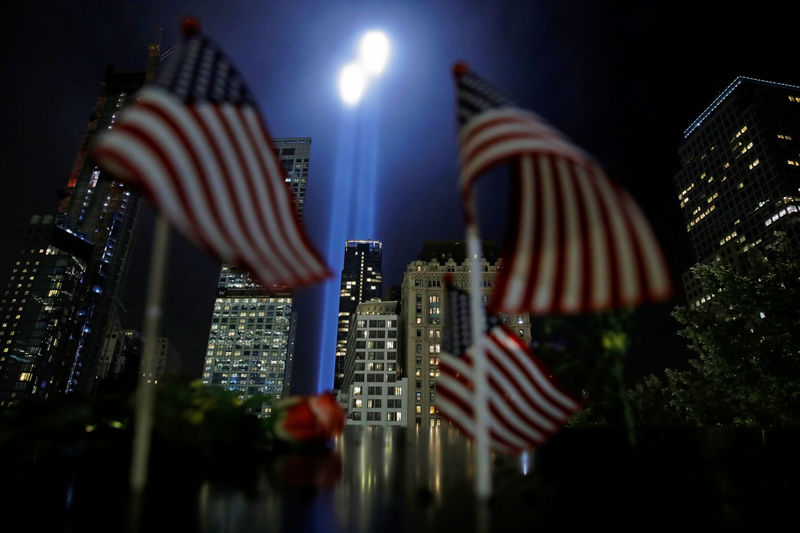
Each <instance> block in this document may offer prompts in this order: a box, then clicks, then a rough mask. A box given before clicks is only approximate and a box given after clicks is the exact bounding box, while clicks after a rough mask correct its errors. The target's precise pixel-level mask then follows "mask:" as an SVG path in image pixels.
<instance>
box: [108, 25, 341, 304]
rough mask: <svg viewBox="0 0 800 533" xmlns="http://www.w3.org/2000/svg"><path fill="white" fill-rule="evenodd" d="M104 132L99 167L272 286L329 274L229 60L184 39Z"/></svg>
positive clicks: (201, 41) (196, 39) (207, 44)
mask: <svg viewBox="0 0 800 533" xmlns="http://www.w3.org/2000/svg"><path fill="white" fill-rule="evenodd" d="M137 97H138V98H137V101H138V105H136V106H134V107H132V108H128V109H125V110H123V112H122V114H121V115H120V118H119V120H118V121H117V123H116V124H115V125H114V127H113V128H112V129H111V130H110V131H108V132H105V133H103V134H102V135H100V136H99V137H98V141H97V143H96V146H95V150H94V155H95V158H96V159H97V161H98V163H99V164H100V165H101V166H102V167H104V168H106V169H108V170H111V171H113V172H115V173H117V174H118V177H120V178H121V179H125V180H127V181H130V182H131V183H133V184H135V185H139V186H142V187H143V188H144V189H145V190H146V192H147V193H148V194H149V195H150V196H151V198H152V200H153V201H154V203H155V204H156V205H157V206H158V207H159V208H160V209H161V210H162V211H163V212H164V214H165V216H167V217H168V218H169V219H170V220H171V221H172V223H173V224H174V225H175V226H176V227H177V229H179V230H180V231H181V232H183V233H184V234H186V235H187V237H189V238H190V239H191V240H192V241H194V242H195V243H196V244H198V245H199V246H201V247H203V248H204V249H205V250H206V251H207V252H209V253H210V254H212V255H215V256H217V257H219V258H220V259H222V260H223V261H226V262H230V263H234V264H237V265H240V266H242V267H244V268H246V269H247V270H248V271H250V273H251V274H252V275H253V277H254V280H255V281H257V282H258V283H259V284H260V285H261V286H262V288H263V289H264V290H265V291H268V292H278V291H285V290H289V289H291V288H293V287H297V286H300V285H307V284H309V283H313V282H315V281H318V280H320V279H322V278H324V277H327V276H328V275H329V271H328V269H327V267H326V266H325V264H324V263H323V262H322V260H321V258H320V256H319V255H318V254H317V253H316V251H315V250H314V249H313V247H312V246H311V244H310V242H309V240H308V236H307V235H306V234H305V231H304V230H303V228H302V226H301V224H300V221H299V218H298V217H297V214H296V210H295V206H294V202H293V199H292V195H291V193H290V191H289V190H288V188H287V187H286V184H285V178H286V176H285V173H284V172H283V169H282V167H281V166H280V165H278V164H277V162H276V156H275V154H274V152H273V146H272V141H271V140H270V137H269V135H268V133H267V132H266V127H265V126H264V123H263V119H262V118H261V115H260V113H259V112H258V110H257V107H256V104H255V101H254V100H253V97H252V95H251V94H250V92H249V90H248V89H247V87H246V84H245V83H244V80H243V79H242V77H241V76H240V75H239V73H238V72H237V70H236V69H235V68H234V67H233V65H232V64H231V62H230V61H229V60H228V59H227V58H226V57H225V55H224V54H223V53H222V52H221V51H220V50H219V49H218V47H216V46H215V45H214V44H213V43H212V42H211V41H210V40H208V39H207V38H206V37H204V36H202V35H200V34H194V35H191V36H189V37H187V38H186V40H185V41H184V42H183V43H182V44H181V45H179V46H178V47H177V48H176V50H175V52H173V54H172V55H171V56H170V57H169V59H168V60H167V62H166V63H165V64H164V65H163V67H162V68H160V70H159V72H158V74H157V76H156V79H155V81H154V82H153V83H152V84H151V85H149V86H147V87H145V88H144V89H142V90H141V91H140V92H139V93H138V94H137Z"/></svg>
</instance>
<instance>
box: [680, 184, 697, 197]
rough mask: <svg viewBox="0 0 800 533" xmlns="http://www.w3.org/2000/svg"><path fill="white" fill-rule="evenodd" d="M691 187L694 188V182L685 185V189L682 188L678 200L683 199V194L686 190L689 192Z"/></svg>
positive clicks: (684, 194)
mask: <svg viewBox="0 0 800 533" xmlns="http://www.w3.org/2000/svg"><path fill="white" fill-rule="evenodd" d="M692 189H694V183H692V184H691V185H689V186H688V187H686V188H685V189H684V190H683V191H682V192H681V193H680V194H679V195H678V200H681V199H683V197H684V196H686V193H688V192H689V191H691V190H692Z"/></svg>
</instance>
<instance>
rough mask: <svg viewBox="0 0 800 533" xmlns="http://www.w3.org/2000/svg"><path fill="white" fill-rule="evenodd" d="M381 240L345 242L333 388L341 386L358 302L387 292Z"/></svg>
mask: <svg viewBox="0 0 800 533" xmlns="http://www.w3.org/2000/svg"><path fill="white" fill-rule="evenodd" d="M381 257H382V244H381V243H380V241H364V240H361V241H359V240H350V241H347V242H346V243H345V245H344V266H343V267H342V279H341V284H340V287H339V315H338V319H337V329H336V359H335V367H334V375H333V388H334V389H335V390H341V388H342V379H343V378H344V361H345V355H346V354H347V336H348V334H349V331H350V323H351V319H352V316H353V314H354V313H355V312H356V308H357V307H358V304H360V303H362V302H370V301H380V299H381V294H382V293H383V275H382V273H381Z"/></svg>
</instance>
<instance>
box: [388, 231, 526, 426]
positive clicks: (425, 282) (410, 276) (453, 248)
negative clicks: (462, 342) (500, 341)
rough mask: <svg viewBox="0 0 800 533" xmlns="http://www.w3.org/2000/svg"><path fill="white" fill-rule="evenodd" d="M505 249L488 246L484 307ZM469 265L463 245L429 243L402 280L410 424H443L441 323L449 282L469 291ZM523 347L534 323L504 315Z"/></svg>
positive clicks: (485, 245)
mask: <svg viewBox="0 0 800 533" xmlns="http://www.w3.org/2000/svg"><path fill="white" fill-rule="evenodd" d="M499 252H500V250H499V249H498V247H497V245H496V244H494V243H492V242H488V241H486V242H484V243H483V254H484V257H482V258H481V269H482V270H483V274H482V281H481V291H482V293H483V301H484V303H485V302H487V301H488V299H489V295H490V294H491V292H492V286H493V285H494V280H495V277H496V276H497V272H498V269H499V267H500V262H499V258H500V253H499ZM470 271H471V269H470V262H469V259H468V258H467V251H466V243H465V242H463V241H443V242H426V243H425V244H424V245H423V247H422V252H421V253H420V255H419V258H418V259H417V260H416V261H412V262H411V263H409V265H408V267H407V268H406V272H405V274H404V275H403V285H402V289H401V293H402V300H401V303H400V309H401V315H400V326H399V327H400V332H401V346H402V348H403V350H404V352H405V353H403V355H402V357H401V361H402V362H403V369H402V372H401V375H402V376H407V378H408V387H407V388H408V402H407V420H408V423H409V425H410V424H411V421H412V420H414V421H415V422H416V424H421V425H422V426H428V425H430V426H438V425H441V418H440V416H439V412H438V410H437V408H436V379H437V378H438V377H439V357H440V356H439V354H440V353H441V345H442V318H443V317H444V313H445V311H446V309H445V307H446V302H445V299H444V277H445V275H447V274H449V275H451V276H452V277H453V285H454V286H455V287H458V288H461V289H465V290H470V286H471V282H470ZM499 318H500V320H501V322H503V323H504V324H506V325H508V326H509V327H510V328H511V330H512V331H514V332H516V333H517V334H518V335H519V337H520V338H521V339H523V340H524V342H525V343H526V344H527V343H530V341H531V322H530V317H529V316H528V315H527V314H519V315H515V316H508V315H501V316H500V317H499Z"/></svg>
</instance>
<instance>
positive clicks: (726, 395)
mask: <svg viewBox="0 0 800 533" xmlns="http://www.w3.org/2000/svg"><path fill="white" fill-rule="evenodd" d="M745 259H746V260H747V262H748V263H749V265H748V266H747V267H745V268H741V267H739V268H737V267H735V266H733V265H730V264H724V263H714V264H709V265H698V266H695V267H694V268H693V269H692V271H693V273H694V275H695V277H696V278H697V279H698V280H699V281H700V283H701V285H702V287H703V289H704V291H705V292H706V294H710V295H712V298H711V299H710V300H708V301H706V302H705V303H704V304H701V305H700V306H698V307H694V308H690V307H677V308H676V309H675V310H674V312H673V316H674V317H675V318H676V319H677V320H678V322H679V323H680V324H681V325H682V326H683V328H682V329H681V330H680V331H679V332H678V333H679V334H680V335H681V336H683V337H685V338H686V339H687V340H688V341H689V347H690V348H691V349H692V350H694V351H695V352H696V353H697V358H694V359H692V360H690V364H691V368H690V369H689V370H685V371H677V370H669V371H667V372H666V373H665V378H664V381H663V382H661V386H660V387H656V386H655V385H656V384H655V382H654V381H652V380H651V382H650V383H649V384H648V383H645V384H643V385H642V386H641V387H640V388H639V389H638V390H639V391H640V392H641V393H642V396H643V395H644V393H645V392H647V391H648V388H649V392H650V393H652V394H653V398H650V399H649V400H644V399H643V398H640V400H641V401H640V406H641V407H642V408H643V409H644V408H645V407H646V403H647V402H650V403H651V404H658V402H663V405H664V406H665V408H666V409H667V411H668V413H667V414H666V415H665V416H668V417H672V416H677V417H679V418H680V419H682V420H683V421H684V422H685V423H687V424H689V425H696V426H751V427H787V426H793V427H796V426H799V425H800V337H798V332H799V331H800V310H799V309H798V302H800V251H798V248H797V247H796V246H793V245H792V244H791V242H790V240H789V239H788V238H787V237H786V236H785V235H783V234H778V233H776V239H775V241H774V242H773V244H771V245H770V246H769V247H765V249H764V250H763V251H760V252H759V251H757V250H751V252H750V253H748V254H747V255H746V256H745Z"/></svg>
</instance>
